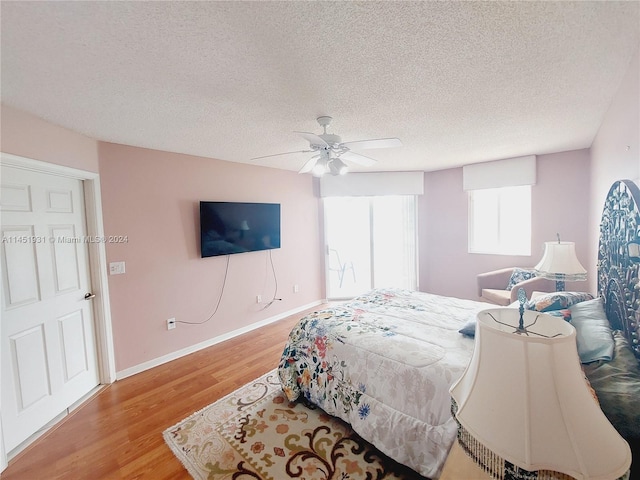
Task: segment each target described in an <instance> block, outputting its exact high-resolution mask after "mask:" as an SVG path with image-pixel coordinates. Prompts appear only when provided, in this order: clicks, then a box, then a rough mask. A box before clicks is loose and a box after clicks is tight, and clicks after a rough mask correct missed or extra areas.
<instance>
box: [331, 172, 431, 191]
mask: <svg viewBox="0 0 640 480" xmlns="http://www.w3.org/2000/svg"><path fill="white" fill-rule="evenodd" d="M423 193H424V172H370V173H348V174H347V175H336V176H333V175H325V176H324V177H322V178H320V196H321V197H376V196H383V195H422V194H423Z"/></svg>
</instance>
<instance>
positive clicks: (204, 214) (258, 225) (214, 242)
mask: <svg viewBox="0 0 640 480" xmlns="http://www.w3.org/2000/svg"><path fill="white" fill-rule="evenodd" d="M272 248H280V204H279V203H242V202H200V250H201V255H202V257H203V258H204V257H214V256H216V255H229V254H231V253H243V252H253V251H256V250H269V249H272Z"/></svg>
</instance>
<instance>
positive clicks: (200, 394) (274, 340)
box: [1, 306, 322, 480]
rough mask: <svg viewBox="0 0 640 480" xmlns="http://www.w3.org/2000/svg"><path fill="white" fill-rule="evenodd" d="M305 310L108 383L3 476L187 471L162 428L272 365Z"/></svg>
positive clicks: (145, 475)
mask: <svg viewBox="0 0 640 480" xmlns="http://www.w3.org/2000/svg"><path fill="white" fill-rule="evenodd" d="M319 308H322V306H318V307H316V308H314V309H310V310H309V311H313V310H316V309H319ZM304 313H305V312H302V313H299V314H297V315H294V316H291V317H287V318H285V319H283V320H280V321H278V322H274V323H272V324H270V325H267V326H265V327H261V328H259V329H257V330H254V331H252V332H249V333H246V334H244V335H242V336H239V337H236V338H233V339H231V340H228V341H226V342H222V343H219V344H217V345H214V346H211V347H209V348H206V349H204V350H200V351H199V352H196V353H193V354H191V355H188V356H185V357H182V358H180V359H178V360H174V361H172V362H169V363H166V364H164V365H161V366H159V367H156V368H153V369H151V370H147V371H145V372H142V373H139V374H137V375H134V376H132V377H129V378H125V379H123V380H120V381H118V382H115V383H114V384H112V385H109V386H107V387H105V388H104V389H103V390H102V391H100V392H99V393H98V394H97V395H96V396H94V397H93V398H91V399H90V400H88V401H87V402H86V403H85V404H84V405H82V406H81V407H80V408H78V409H77V410H75V411H73V412H72V413H71V414H70V415H68V416H67V417H65V419H64V420H62V421H61V422H60V423H59V424H58V425H57V426H56V427H55V428H54V429H52V430H51V431H49V432H48V433H47V434H46V435H45V436H43V437H41V438H39V439H38V440H37V441H36V442H35V443H34V444H32V445H30V446H29V447H28V448H27V449H26V450H24V451H23V452H21V453H20V454H19V455H18V456H17V457H16V458H14V459H13V460H12V461H11V462H9V467H8V468H7V469H6V470H5V471H4V472H2V474H1V476H2V480H17V479H20V480H44V479H47V480H52V479H78V480H79V479H91V480H97V479H127V480H132V479H153V480H162V479H172V480H174V479H189V478H191V477H190V476H189V475H188V474H187V471H186V470H185V469H184V467H183V466H182V464H181V463H180V462H179V461H178V460H177V459H176V457H175V456H174V455H173V453H172V452H171V451H170V450H169V448H168V447H167V446H166V444H165V443H164V439H163V438H162V432H163V431H164V430H165V429H166V428H168V427H171V426H172V425H174V424H176V423H178V422H179V421H180V420H182V419H183V418H185V417H187V416H188V415H190V414H191V413H193V412H195V411H197V410H200V409H202V408H204V407H206V406H207V405H209V404H211V403H213V402H215V401H216V400H218V399H219V398H222V397H223V396H225V395H226V394H228V393H230V392H232V391H234V390H235V389H237V388H238V387H240V386H242V385H244V384H246V383H248V382H250V381H251V380H253V379H255V378H257V377H258V376H260V375H262V374H263V373H266V372H268V371H270V370H272V369H274V368H276V367H277V365H278V361H279V360H280V355H281V354H282V350H283V347H284V344H285V342H286V339H287V336H288V334H289V331H290V330H291V328H292V327H293V326H294V324H295V323H296V321H297V320H298V319H299V318H300V317H301V316H303V315H304ZM178 328H180V327H178ZM183 328H184V327H183Z"/></svg>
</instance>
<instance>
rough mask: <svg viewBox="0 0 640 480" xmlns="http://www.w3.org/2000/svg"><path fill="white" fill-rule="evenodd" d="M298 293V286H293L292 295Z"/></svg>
mask: <svg viewBox="0 0 640 480" xmlns="http://www.w3.org/2000/svg"><path fill="white" fill-rule="evenodd" d="M299 291H300V285H298V284H297V283H296V284H295V285H294V286H293V293H298V292H299Z"/></svg>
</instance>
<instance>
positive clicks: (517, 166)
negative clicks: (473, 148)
mask: <svg viewBox="0 0 640 480" xmlns="http://www.w3.org/2000/svg"><path fill="white" fill-rule="evenodd" d="M535 184H536V156H535V155H529V156H527V157H517V158H508V159H505V160H496V161H494V162H484V163H475V164H472V165H465V166H464V167H462V188H463V189H464V190H465V191H468V190H483V189H486V188H502V187H517V186H520V185H535Z"/></svg>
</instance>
